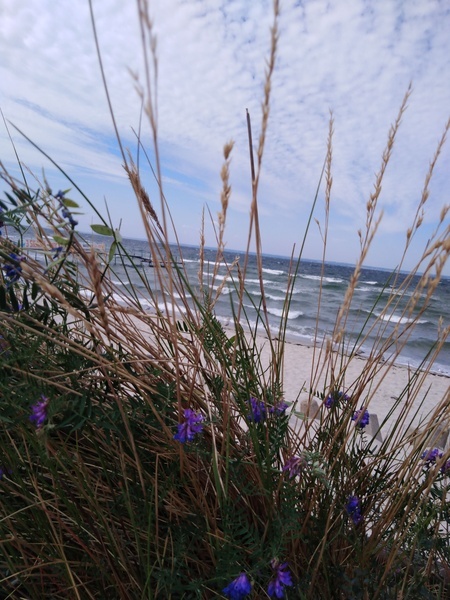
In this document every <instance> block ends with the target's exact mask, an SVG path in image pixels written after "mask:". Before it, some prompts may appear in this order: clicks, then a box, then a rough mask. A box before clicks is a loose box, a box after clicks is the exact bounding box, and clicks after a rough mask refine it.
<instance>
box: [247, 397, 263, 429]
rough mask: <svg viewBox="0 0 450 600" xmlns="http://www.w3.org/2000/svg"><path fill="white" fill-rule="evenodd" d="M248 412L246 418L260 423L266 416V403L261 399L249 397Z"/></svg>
mask: <svg viewBox="0 0 450 600" xmlns="http://www.w3.org/2000/svg"><path fill="white" fill-rule="evenodd" d="M249 404H250V414H249V415H248V418H249V419H250V421H254V422H255V423H260V422H261V421H264V419H265V418H266V405H265V404H264V402H262V401H261V400H257V399H256V398H250V400H249Z"/></svg>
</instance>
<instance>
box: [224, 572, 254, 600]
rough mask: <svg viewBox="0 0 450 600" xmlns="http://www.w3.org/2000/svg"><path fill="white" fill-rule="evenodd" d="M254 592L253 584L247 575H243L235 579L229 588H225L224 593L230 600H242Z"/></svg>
mask: <svg viewBox="0 0 450 600" xmlns="http://www.w3.org/2000/svg"><path fill="white" fill-rule="evenodd" d="M251 591H252V584H251V583H250V580H249V578H248V577H247V575H246V574H245V573H241V574H240V575H239V577H236V579H233V581H232V582H231V583H229V584H228V585H227V587H225V588H223V590H222V592H223V593H224V594H225V596H226V597H227V598H230V600H241V598H245V596H247V595H248V594H250V592H251Z"/></svg>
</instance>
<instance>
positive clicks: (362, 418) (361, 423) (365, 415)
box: [352, 407, 370, 429]
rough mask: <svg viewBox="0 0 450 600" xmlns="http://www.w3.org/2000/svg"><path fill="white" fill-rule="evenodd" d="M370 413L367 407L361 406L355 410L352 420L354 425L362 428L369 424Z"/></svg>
mask: <svg viewBox="0 0 450 600" xmlns="http://www.w3.org/2000/svg"><path fill="white" fill-rule="evenodd" d="M369 420H370V414H369V411H368V410H367V408H363V407H361V410H355V412H354V414H353V417H352V421H355V427H357V428H358V429H364V428H365V427H367V425H368V424H369Z"/></svg>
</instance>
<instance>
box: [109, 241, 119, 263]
mask: <svg viewBox="0 0 450 600" xmlns="http://www.w3.org/2000/svg"><path fill="white" fill-rule="evenodd" d="M116 250H117V244H116V242H115V241H114V242H113V243H112V244H111V248H110V249H109V255H108V262H111V261H112V259H113V256H114V254H115V253H116Z"/></svg>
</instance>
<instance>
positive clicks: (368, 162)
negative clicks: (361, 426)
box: [0, 0, 450, 273]
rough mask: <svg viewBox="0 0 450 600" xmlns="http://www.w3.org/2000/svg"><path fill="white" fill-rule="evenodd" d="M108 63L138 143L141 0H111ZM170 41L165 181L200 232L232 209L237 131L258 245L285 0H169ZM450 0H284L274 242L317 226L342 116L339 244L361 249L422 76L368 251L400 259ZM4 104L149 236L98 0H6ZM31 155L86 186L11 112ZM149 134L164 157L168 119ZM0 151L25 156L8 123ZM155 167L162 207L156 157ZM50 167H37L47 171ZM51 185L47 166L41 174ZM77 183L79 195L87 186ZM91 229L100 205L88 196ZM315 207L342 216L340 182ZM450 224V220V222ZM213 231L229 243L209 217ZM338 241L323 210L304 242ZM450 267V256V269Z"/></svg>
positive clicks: (440, 72) (29, 161) (185, 218)
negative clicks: (227, 176) (226, 165)
mask: <svg viewBox="0 0 450 600" xmlns="http://www.w3.org/2000/svg"><path fill="white" fill-rule="evenodd" d="M93 7H94V13H95V16H96V22H97V28H98V36H99V42H100V46H101V48H102V52H103V58H104V63H105V71H106V77H107V80H108V84H109V89H110V93H111V99H112V103H113V107H114V111H115V114H116V118H117V123H118V126H119V130H120V133H121V136H122V140H123V143H124V145H125V147H127V148H129V149H130V151H131V152H132V153H135V150H136V139H135V136H134V134H133V128H134V129H135V130H136V129H137V128H138V125H139V114H140V99H139V97H138V95H137V93H136V90H135V82H134V81H133V78H132V77H131V75H130V70H131V71H133V72H136V73H137V74H138V76H139V78H140V79H141V80H143V63H142V52H141V47H140V35H139V29H138V20H137V8H136V5H135V3H134V2H133V1H132V0H129V1H125V0H93ZM150 12H151V15H152V17H153V20H154V30H155V32H156V35H157V40H158V42H157V43H158V49H157V53H158V65H159V82H158V106H159V112H158V129H159V141H160V154H161V161H162V171H163V186H164V191H165V195H166V197H167V199H168V201H169V204H170V207H171V210H172V214H173V217H174V220H175V223H176V227H177V230H178V234H179V237H180V239H181V241H182V242H185V243H189V244H196V243H198V241H199V237H200V226H201V215H202V209H203V207H205V206H208V207H209V210H210V211H211V214H212V215H213V217H214V218H216V215H217V212H218V211H219V210H220V189H221V181H220V169H221V165H222V148H223V146H224V144H225V143H226V142H228V141H229V140H230V139H232V140H234V142H235V146H234V149H233V153H232V163H231V184H232V198H231V201H230V206H229V213H228V227H227V232H226V236H225V237H226V240H227V245H228V247H229V248H233V249H242V248H244V247H245V246H246V240H247V231H248V218H249V210H250V202H251V185H250V167H249V158H248V141H247V129H246V114H245V111H246V108H248V109H249V111H250V114H251V116H252V124H253V137H254V140H255V142H256V141H257V139H258V135H259V130H260V121H261V108H260V107H261V100H262V98H263V83H264V69H265V60H266V58H267V57H268V52H269V44H270V33H269V29H270V26H271V23H272V4H271V2H270V1H269V0H254V1H252V2H249V1H248V0H154V1H152V2H150ZM448 31H450V5H449V4H448V3H447V2H445V1H442V0H426V1H423V0H408V1H406V0H403V1H401V0H377V1H375V0H343V1H341V2H334V3H332V2H327V1H323V0H304V1H294V0H285V1H283V0H282V2H281V17H280V23H279V34H280V39H279V52H278V58H277V64H276V70H275V73H274V77H273V90H272V100H271V113H270V122H269V129H268V137H267V146H266V151H265V155H264V166H263V172H262V178H261V186H260V194H259V203H260V204H259V210H260V219H261V227H262V239H263V251H265V252H267V253H271V254H283V255H289V254H290V253H291V250H292V246H293V244H297V246H298V245H299V244H300V243H301V240H302V237H303V232H304V229H305V225H306V220H307V216H308V214H309V209H310V206H311V202H312V199H313V197H314V193H315V190H316V187H317V183H318V179H319V176H320V172H321V168H322V163H323V159H324V156H325V152H326V141H327V135H328V119H329V111H330V110H332V111H333V115H334V140H333V188H332V196H331V214H330V229H329V235H328V249H327V257H328V259H329V260H334V261H340V262H348V263H353V262H354V261H355V260H356V258H357V256H358V251H359V238H358V234H357V231H358V230H359V229H363V228H364V225H365V210H366V202H367V200H368V198H369V195H370V193H371V191H372V190H373V183H374V180H375V173H376V172H377V171H378V169H379V167H380V162H381V155H382V152H383V149H384V147H385V144H386V140H387V135H388V131H389V127H390V125H391V123H392V122H393V121H394V120H395V118H396V115H397V113H398V109H399V107H400V104H401V102H402V99H403V96H404V94H405V91H406V89H407V87H408V85H409V83H410V82H412V85H413V93H412V96H411V98H410V101H409V103H408V109H407V112H406V113H405V115H404V118H403V122H402V127H401V129H400V132H399V135H398V139H397V142H396V145H395V148H394V153H393V157H392V160H391V163H390V164H389V167H388V170H387V173H386V177H385V180H384V185H383V190H382V195H381V197H380V208H383V210H384V218H383V221H382V223H381V225H380V228H379V232H378V235H377V238H376V241H375V242H374V244H373V247H372V249H371V252H370V253H369V255H368V257H367V261H366V262H367V264H368V265H372V266H381V267H393V266H395V265H396V264H397V262H398V261H399V259H400V256H401V254H402V251H403V246H404V241H405V232H406V229H407V227H408V225H409V223H410V222H411V220H412V217H413V213H414V212H415V207H416V205H417V202H418V201H419V199H420V196H421V192H422V188H423V184H424V179H425V175H426V172H427V169H428V165H429V162H430V160H431V159H432V157H433V154H434V152H435V149H436V146H437V143H438V140H439V139H440V137H441V135H442V132H443V129H444V126H445V123H446V121H447V119H448V118H449V116H450V84H449V82H450V37H449V35H448ZM0 56H2V61H1V63H0V81H1V86H0V107H1V109H2V111H3V113H4V115H5V117H6V118H7V119H8V120H9V121H11V122H12V123H14V124H15V125H16V126H17V127H19V128H20V129H21V130H22V131H24V132H25V133H26V134H27V135H28V136H29V137H30V138H31V139H33V140H34V141H35V142H36V143H37V144H39V145H40V146H42V148H43V149H44V150H45V151H46V152H47V153H48V154H50V155H51V156H52V157H53V158H54V159H55V160H57V161H58V162H59V163H60V164H61V166H62V167H63V168H64V169H65V170H66V171H67V172H68V173H69V174H70V176H71V177H72V178H73V179H74V180H75V181H76V182H77V183H78V185H79V186H80V187H81V188H82V189H83V191H84V192H85V193H86V194H87V195H88V196H89V198H90V199H91V200H92V202H93V203H94V204H95V206H96V207H98V209H99V210H100V211H101V212H105V208H104V207H105V203H107V205H108V208H109V211H110V213H111V216H112V219H113V222H114V225H115V226H118V225H119V223H121V230H122V233H123V234H124V235H125V236H131V237H143V236H144V230H143V227H142V225H141V223H140V217H139V212H138V208H137V204H136V201H135V199H134V198H133V194H132V191H131V188H130V186H129V185H128V183H127V180H126V177H125V175H124V173H123V170H122V167H121V164H122V161H121V158H120V155H119V153H118V151H117V145H116V143H115V140H114V134H113V128H112V124H111V119H110V116H109V113H108V108H107V103H106V98H105V94H104V90H103V87H102V84H101V78H100V70H99V66H98V61H97V57H96V52H95V45H94V38H93V34H92V28H91V24H90V18H89V6H88V2H87V0H73V1H72V2H54V1H53V0H21V1H20V2H17V0H3V1H2V3H1V6H0ZM10 131H11V134H12V136H13V139H14V142H15V144H16V146H17V150H18V153H19V156H20V158H21V160H22V162H23V163H24V165H26V167H27V168H28V169H29V170H30V171H31V172H32V173H34V174H35V175H36V177H37V179H39V178H40V177H41V174H42V169H43V168H44V169H45V173H46V176H47V179H48V180H49V183H50V184H51V185H52V186H53V187H54V188H55V190H56V189H59V188H66V187H68V185H67V183H66V182H65V181H64V179H63V177H62V176H61V175H60V174H59V173H57V172H56V171H55V170H54V169H53V168H52V166H51V165H50V163H48V162H47V161H46V160H45V158H44V157H43V156H42V155H40V154H39V153H38V152H37V151H36V150H35V149H33V148H32V146H30V145H29V144H28V143H27V142H26V141H25V140H23V139H22V138H21V137H20V135H18V134H17V132H16V131H15V130H14V129H12V128H11V130H10ZM142 140H143V142H144V144H145V146H146V147H147V149H148V152H149V156H150V157H151V158H152V160H153V157H154V151H153V147H152V143H151V134H150V128H149V125H148V123H147V122H145V123H144V125H143V131H142ZM0 151H1V152H0V160H1V161H2V162H3V164H4V165H5V166H6V167H7V168H8V169H10V170H12V171H13V172H17V167H16V164H15V157H14V152H13V150H12V147H11V144H10V142H9V139H8V136H7V132H6V129H5V127H4V126H3V125H0ZM449 166H450V148H449V146H448V145H447V146H445V148H444V150H443V152H442V154H441V156H440V160H439V162H438V165H437V168H436V173H435V178H434V179H433V182H432V185H431V188H430V191H431V194H430V198H429V200H428V202H427V205H426V214H425V220H424V224H423V226H422V228H421V229H420V230H419V231H418V233H417V237H416V240H415V244H414V245H413V247H412V248H411V251H410V255H409V256H408V257H407V260H406V262H405V265H404V266H405V267H406V268H411V267H412V266H413V265H414V264H415V261H416V260H417V257H418V256H419V255H420V254H421V253H422V251H423V248H424V246H425V244H426V241H427V239H428V237H429V236H430V234H431V232H432V231H433V229H434V227H435V225H436V222H437V219H438V218H439V215H440V211H441V208H442V206H443V205H444V204H448V203H449V191H448V190H449V189H450V185H449V184H450V181H449V180H450V175H449V174H450V169H449ZM142 176H143V181H144V184H145V186H146V188H147V189H148V191H149V194H150V197H151V198H152V200H153V201H154V203H155V208H156V209H157V210H158V209H159V199H158V194H157V188H156V185H155V182H154V180H153V177H152V175H151V173H150V172H149V170H148V169H145V168H143V172H142ZM31 178H32V176H31V175H29V179H30V180H31ZM36 185H37V183H36ZM73 197H74V198H76V199H77V195H76V194H73ZM83 212H84V214H83V215H82V216H80V218H79V221H80V228H81V229H82V230H85V231H86V230H88V229H89V225H90V223H92V222H97V221H98V219H97V218H96V217H95V216H94V214H93V211H92V209H90V208H89V207H87V206H85V205H83ZM315 218H316V219H317V220H318V221H319V222H320V223H321V225H322V227H323V223H324V206H323V188H322V190H321V193H320V197H319V203H318V206H317V209H316V213H315ZM446 224H447V225H448V220H447V223H446ZM206 243H207V244H208V245H213V244H214V236H213V232H212V228H211V226H209V225H207V236H206ZM321 255H322V240H321V236H320V233H319V230H318V227H317V225H316V223H314V225H313V227H312V229H311V232H310V235H309V238H308V241H307V244H306V248H305V253H304V256H305V257H307V258H313V259H317V258H320V257H321ZM447 273H449V269H447Z"/></svg>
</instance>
